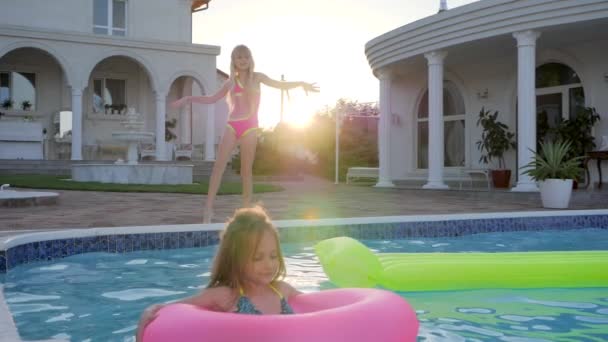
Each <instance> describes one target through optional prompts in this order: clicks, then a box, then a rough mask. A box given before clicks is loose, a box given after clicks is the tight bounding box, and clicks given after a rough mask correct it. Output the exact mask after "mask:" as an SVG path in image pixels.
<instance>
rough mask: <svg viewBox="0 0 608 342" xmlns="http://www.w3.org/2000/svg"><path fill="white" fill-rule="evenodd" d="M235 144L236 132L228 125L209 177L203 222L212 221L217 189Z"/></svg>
mask: <svg viewBox="0 0 608 342" xmlns="http://www.w3.org/2000/svg"><path fill="white" fill-rule="evenodd" d="M235 146H236V137H235V136H234V132H233V131H232V130H231V129H230V128H228V127H226V130H225V131H224V135H223V136H222V140H221V142H220V146H219V148H218V151H217V156H216V158H215V163H214V164H213V170H212V171H211V177H210V178H209V191H208V192H207V205H206V207H205V212H204V213H203V223H210V222H211V218H212V216H213V204H214V203H215V196H216V195H217V190H218V189H219V187H220V182H221V180H222V175H224V170H225V169H226V164H228V160H229V159H230V154H231V152H232V150H234V147H235Z"/></svg>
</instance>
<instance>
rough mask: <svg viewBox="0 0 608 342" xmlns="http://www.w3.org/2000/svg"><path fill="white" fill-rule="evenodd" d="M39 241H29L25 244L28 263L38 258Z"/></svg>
mask: <svg viewBox="0 0 608 342" xmlns="http://www.w3.org/2000/svg"><path fill="white" fill-rule="evenodd" d="M39 245H40V243H39V242H31V243H28V244H26V245H25V255H26V260H27V262H28V263H30V262H36V261H38V260H39V259H40V254H39V253H38V250H39Z"/></svg>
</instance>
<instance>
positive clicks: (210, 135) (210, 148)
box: [205, 104, 215, 161]
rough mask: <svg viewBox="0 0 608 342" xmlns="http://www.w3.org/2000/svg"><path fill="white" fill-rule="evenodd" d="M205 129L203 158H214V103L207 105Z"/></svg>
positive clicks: (210, 159)
mask: <svg viewBox="0 0 608 342" xmlns="http://www.w3.org/2000/svg"><path fill="white" fill-rule="evenodd" d="M206 107H207V127H206V128H207V129H206V130H205V160H207V161H213V160H215V105H213V104H211V105H207V106H206Z"/></svg>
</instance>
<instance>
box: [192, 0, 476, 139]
mask: <svg viewBox="0 0 608 342" xmlns="http://www.w3.org/2000/svg"><path fill="white" fill-rule="evenodd" d="M475 1H476V0H448V8H454V7H457V6H461V5H465V4H468V3H471V2H475ZM438 9H439V0H349V1H347V0H255V1H252V0H212V1H211V2H210V3H209V9H207V10H205V11H201V12H198V13H195V14H194V15H193V32H192V35H193V38H192V40H193V43H197V44H209V45H217V46H220V47H221V54H220V55H219V56H218V58H217V67H218V68H219V69H221V70H222V71H224V72H226V73H228V72H229V69H230V68H229V66H230V52H231V51H232V48H233V47H234V46H236V45H238V44H245V45H247V46H248V47H249V48H250V49H251V52H252V54H253V58H254V60H255V70H256V71H258V72H263V73H265V74H266V75H268V76H269V77H271V78H274V79H280V78H281V75H285V80H287V81H305V82H315V83H317V85H318V86H319V87H320V90H321V91H320V92H319V93H311V94H309V95H308V96H306V95H305V93H304V92H303V91H302V90H301V89H293V90H291V91H290V92H289V95H290V96H289V100H287V98H286V99H285V107H284V109H285V111H284V113H285V114H284V115H285V116H284V120H285V121H286V122H288V123H291V124H293V125H295V126H306V124H307V123H308V122H309V121H310V118H311V117H312V115H314V113H316V112H317V111H321V110H324V109H325V108H327V107H328V106H329V107H330V108H331V107H333V105H335V103H336V101H337V100H338V99H340V98H344V99H349V100H353V101H358V102H376V101H378V92H379V88H378V80H377V79H376V78H375V77H374V75H373V74H372V70H371V68H370V67H369V64H368V62H367V59H366V57H365V52H364V49H365V44H366V43H367V42H368V41H370V40H371V39H373V38H375V37H377V36H379V35H382V34H383V33H386V32H388V31H390V30H392V29H395V28H398V27H400V26H403V25H405V24H408V23H411V22H414V21H416V20H418V19H422V18H425V17H427V16H431V15H433V14H436V13H437V11H438ZM218 87H219V85H218ZM280 99H281V92H280V90H278V89H273V88H268V87H264V89H262V99H261V101H262V102H261V104H260V112H259V120H260V125H261V126H262V127H265V128H271V127H273V126H275V125H276V124H277V123H278V122H279V120H280V107H281V102H280V101H281V100H280Z"/></svg>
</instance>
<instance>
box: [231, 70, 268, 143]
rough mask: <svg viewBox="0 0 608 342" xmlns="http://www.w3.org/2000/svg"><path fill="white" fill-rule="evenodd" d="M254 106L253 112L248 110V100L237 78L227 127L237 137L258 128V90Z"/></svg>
mask: <svg viewBox="0 0 608 342" xmlns="http://www.w3.org/2000/svg"><path fill="white" fill-rule="evenodd" d="M255 96H256V99H255V106H254V109H253V113H250V110H249V101H248V99H247V96H246V94H245V89H244V88H243V85H241V82H240V81H239V79H238V78H237V79H236V83H235V84H234V99H233V101H234V107H233V109H232V112H231V113H230V118H229V119H228V128H230V129H232V131H233V132H234V135H235V136H236V138H237V139H240V138H241V137H242V136H244V135H245V134H247V133H249V132H253V131H256V130H258V129H259V128H258V108H259V105H260V93H259V91H258V92H257V94H256V95H255Z"/></svg>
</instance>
